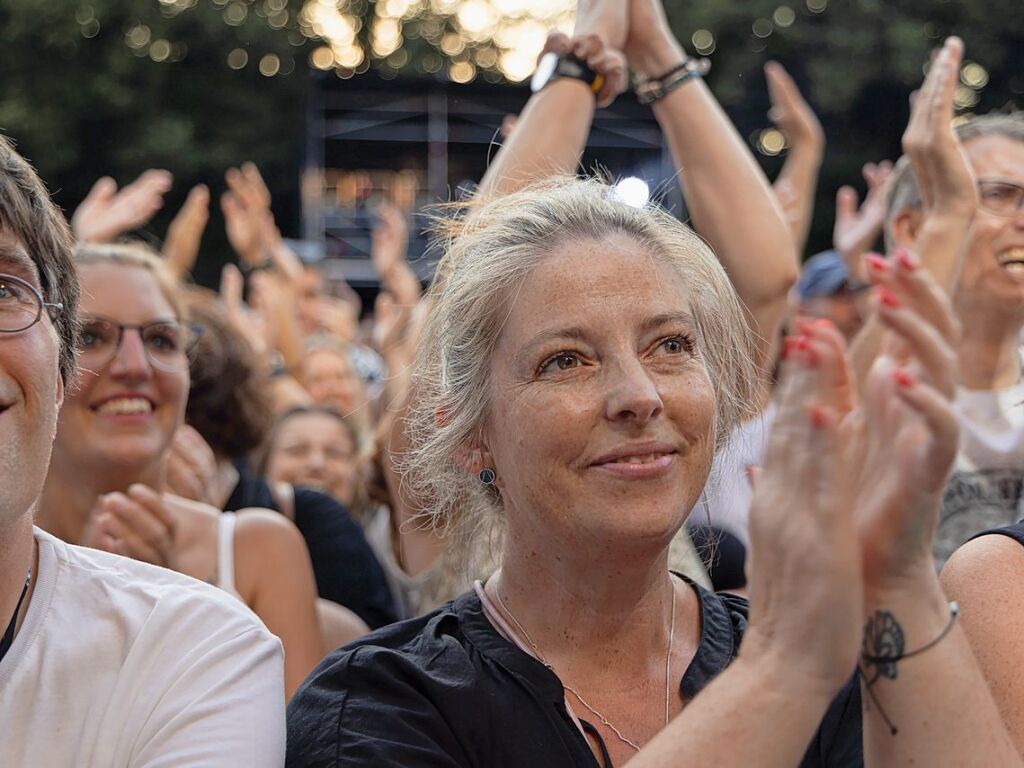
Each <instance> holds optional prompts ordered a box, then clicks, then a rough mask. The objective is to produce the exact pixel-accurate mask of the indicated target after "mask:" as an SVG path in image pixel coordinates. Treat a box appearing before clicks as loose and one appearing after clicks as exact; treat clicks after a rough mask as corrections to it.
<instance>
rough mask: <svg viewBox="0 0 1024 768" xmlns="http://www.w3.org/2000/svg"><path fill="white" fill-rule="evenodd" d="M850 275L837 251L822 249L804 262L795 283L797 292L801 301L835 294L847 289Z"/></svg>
mask: <svg viewBox="0 0 1024 768" xmlns="http://www.w3.org/2000/svg"><path fill="white" fill-rule="evenodd" d="M851 287H853V286H852V285H851V281H850V276H849V274H848V273H847V272H846V264H845V263H843V257H842V256H840V255H839V252H838V251H834V250H830V251H822V252H821V253H816V254H815V255H814V256H811V258H809V259H808V260H807V261H805V262H804V265H803V269H802V270H801V272H800V279H799V280H798V281H797V283H796V290H797V293H798V294H799V295H800V300H801V301H807V300H808V299H815V298H820V297H822V296H835V295H836V294H837V293H842V292H843V291H846V290H849V289H850V288H851Z"/></svg>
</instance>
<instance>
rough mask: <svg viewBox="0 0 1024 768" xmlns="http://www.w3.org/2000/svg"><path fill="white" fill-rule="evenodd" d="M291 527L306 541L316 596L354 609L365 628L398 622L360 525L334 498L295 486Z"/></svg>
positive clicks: (385, 586) (392, 603) (386, 582)
mask: <svg viewBox="0 0 1024 768" xmlns="http://www.w3.org/2000/svg"><path fill="white" fill-rule="evenodd" d="M295 526H296V527H297V528H298V529H299V531H300V532H301V533H302V537H303V538H304V539H305V540H306V547H307V548H308V549H309V557H310V560H312V562H313V575H314V576H315V577H316V588H317V592H318V593H319V595H320V597H322V598H324V599H325V600H331V601H333V602H335V603H338V604H340V605H343V606H345V607H346V608H348V609H350V610H352V611H354V612H355V613H356V614H357V615H358V616H359V618H361V619H362V620H363V621H365V622H366V623H367V624H368V625H369V626H370V629H377V628H378V627H382V626H384V625H386V624H391V623H392V622H395V621H398V610H397V609H396V607H395V601H394V598H393V597H392V595H391V589H390V588H389V587H388V581H387V577H385V575H384V569H383V568H382V567H381V565H380V562H378V560H377V557H376V555H374V554H373V549H372V548H371V547H370V543H369V542H368V541H367V540H366V536H365V535H364V534H363V529H362V528H361V527H360V526H359V524H358V523H357V522H356V521H355V520H353V519H352V517H351V516H350V515H349V513H348V511H347V510H346V509H345V508H344V507H343V506H342V505H341V504H340V503H339V502H338V501H336V500H335V499H333V498H331V497H330V496H327V495H325V494H323V493H318V492H317V491H311V490H309V489H308V488H296V489H295Z"/></svg>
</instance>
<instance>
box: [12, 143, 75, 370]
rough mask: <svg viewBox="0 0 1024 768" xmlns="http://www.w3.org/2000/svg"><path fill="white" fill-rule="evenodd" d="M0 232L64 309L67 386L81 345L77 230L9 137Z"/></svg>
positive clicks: (56, 321)
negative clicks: (26, 258)
mask: <svg viewBox="0 0 1024 768" xmlns="http://www.w3.org/2000/svg"><path fill="white" fill-rule="evenodd" d="M0 227H2V228H3V229H5V230H6V231H7V232H8V233H9V234H11V235H13V236H14V237H16V238H17V239H18V240H20V241H21V244H22V245H24V246H25V250H26V251H28V255H29V257H30V258H31V259H32V261H33V263H34V264H35V265H36V269H38V270H39V281H40V287H41V288H42V289H43V290H42V292H43V297H44V299H45V300H46V301H48V302H53V303H60V304H63V305H64V308H63V309H62V310H60V311H58V312H56V313H54V315H53V325H54V327H55V328H56V329H57V336H58V338H59V339H60V375H61V378H62V379H63V380H64V382H65V383H67V382H68V381H70V380H71V377H72V376H73V375H74V372H75V347H76V345H77V343H78V321H77V313H78V295H79V288H78V273H77V272H76V271H75V265H74V262H73V260H72V258H71V253H72V248H73V241H72V238H71V229H70V228H69V227H68V223H67V220H66V219H65V218H64V215H63V214H62V213H61V212H60V211H59V210H58V209H57V206H55V205H54V204H53V201H52V200H50V195H49V193H48V192H47V191H46V187H45V186H44V185H43V182H42V181H41V180H40V178H39V175H38V174H37V173H36V171H35V169H34V168H33V167H32V166H31V165H30V164H29V162H28V161H27V160H25V158H23V157H22V156H21V155H19V154H18V153H17V152H16V151H15V149H14V144H13V143H12V142H11V140H10V139H9V138H7V137H6V136H0Z"/></svg>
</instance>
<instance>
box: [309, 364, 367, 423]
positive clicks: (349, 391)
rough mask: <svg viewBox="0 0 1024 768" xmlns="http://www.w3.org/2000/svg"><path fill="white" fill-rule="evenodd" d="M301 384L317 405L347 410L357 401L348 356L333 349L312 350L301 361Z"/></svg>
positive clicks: (355, 382)
mask: <svg viewBox="0 0 1024 768" xmlns="http://www.w3.org/2000/svg"><path fill="white" fill-rule="evenodd" d="M302 383H303V384H304V385H305V387H306V390H307V391H308V392H309V395H310V397H312V398H313V402H314V403H316V404H317V405H323V406H327V407H329V408H334V409H335V410H337V411H338V412H339V413H351V412H352V411H353V410H355V408H356V406H357V405H359V403H357V402H356V400H357V399H358V393H359V381H358V380H357V379H356V373H355V371H354V370H352V365H351V364H350V363H349V361H348V358H347V357H346V356H345V355H344V354H342V353H340V352H337V351H335V350H325V349H321V350H316V351H314V352H311V353H310V354H308V355H307V356H306V359H305V360H304V361H303V363H302Z"/></svg>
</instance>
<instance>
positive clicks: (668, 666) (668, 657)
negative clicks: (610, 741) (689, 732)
mask: <svg viewBox="0 0 1024 768" xmlns="http://www.w3.org/2000/svg"><path fill="white" fill-rule="evenodd" d="M494 596H495V597H496V598H498V605H500V606H501V609H502V610H503V611H505V613H506V614H508V617H509V618H510V619H512V623H513V624H515V625H516V627H517V628H518V629H519V631H520V632H522V633H523V637H525V638H526V641H527V642H528V643H529V644H530V647H531V648H533V652H534V653H535V654H537V658H538V659H539V660H540V662H541V664H543V665H544V666H545V667H547V668H548V669H549V670H550V671H551V672H552V673H555V668H554V667H552V666H551V663H550V662H549V661H548V660H547V659H546V658H544V654H543V653H541V652H540V648H538V647H537V643H535V642H534V641H533V638H532V637H531V636H530V633H529V632H527V631H526V627H524V626H523V625H522V624H520V623H519V619H517V618H516V615H515V614H514V613H512V611H510V610H509V609H508V606H507V605H505V601H504V600H502V599H501V592H500V591H499V590H498V586H497V585H495V586H494ZM675 634H676V588H675V585H672V621H671V623H670V625H669V630H668V651H667V653H666V654H665V725H668V720H669V710H670V706H669V705H670V702H671V691H672V677H671V670H672V641H673V640H674V639H675ZM555 675H556V677H557V673H555ZM559 681H561V678H559ZM562 687H563V688H564V689H565V690H567V691H569V693H571V694H572V695H573V696H575V697H576V698H577V699H579V702H580V704H582V705H583V706H584V707H586V708H587V709H588V710H589V711H590V713H591V714H592V715H594V717H596V718H597V719H598V720H600V721H601V724H602V725H605V726H607V727H608V728H611V730H612V733H614V734H615V735H616V736H617V737H618V739H619V741H621V742H622V743H623V744H628V745H629V746H630V747H632V748H633V749H634V750H635V751H637V752H639V751H640V745H639V744H637V743H636V742H635V741H633V740H632V739H627V738H626V737H625V736H623V735H622V731H620V730H619V729H618V728H616V727H615V726H614V725H612V723H611V721H610V720H609V719H608V718H607V717H605V716H604V715H602V714H601V713H600V712H598V711H597V710H596V709H594V708H593V707H592V706H590V704H588V703H587V700H586V699H584V698H583V697H582V696H581V695H580V693H579V691H577V690H576V689H575V688H573V687H572V686H571V685H568V684H567V683H564V682H562Z"/></svg>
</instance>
